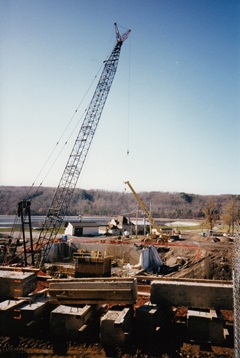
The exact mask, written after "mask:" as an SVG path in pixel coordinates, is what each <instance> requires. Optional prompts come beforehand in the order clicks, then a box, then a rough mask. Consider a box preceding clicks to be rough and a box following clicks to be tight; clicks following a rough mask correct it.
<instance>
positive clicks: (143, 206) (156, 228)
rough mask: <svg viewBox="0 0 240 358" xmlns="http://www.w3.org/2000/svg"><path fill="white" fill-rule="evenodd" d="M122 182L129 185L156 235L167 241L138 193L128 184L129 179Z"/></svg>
mask: <svg viewBox="0 0 240 358" xmlns="http://www.w3.org/2000/svg"><path fill="white" fill-rule="evenodd" d="M124 184H127V185H128V186H129V188H130V189H131V191H132V193H133V195H134V196H135V198H136V199H137V201H138V203H139V205H140V207H141V208H142V210H143V211H144V212H145V213H146V215H147V217H148V220H149V221H150V222H151V224H152V226H153V227H154V229H155V230H156V235H157V236H159V237H160V238H161V239H162V241H164V242H167V241H168V239H167V236H166V234H164V233H163V232H162V229H161V228H160V227H159V226H158V224H157V223H156V221H155V220H154V219H153V217H152V215H151V214H150V212H149V211H148V209H147V208H146V206H145V204H144V203H143V201H142V200H141V199H140V197H139V195H138V194H137V193H136V191H135V190H134V189H133V187H132V185H131V184H130V182H129V181H125V182H124Z"/></svg>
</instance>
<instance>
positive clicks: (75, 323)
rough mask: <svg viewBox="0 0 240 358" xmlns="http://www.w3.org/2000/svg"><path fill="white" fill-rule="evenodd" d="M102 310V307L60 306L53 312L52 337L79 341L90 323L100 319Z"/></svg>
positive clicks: (51, 319) (51, 316) (51, 318)
mask: <svg viewBox="0 0 240 358" xmlns="http://www.w3.org/2000/svg"><path fill="white" fill-rule="evenodd" d="M102 309H103V307H102V306H101V305H92V306H90V305H82V306H78V307H73V306H66V305H60V306H58V307H57V308H56V309H54V310H53V311H52V312H51V315H50V334H51V335H52V337H60V338H61V337H62V338H64V339H75V340H78V339H80V338H81V335H82V333H84V331H85V330H87V329H88V325H89V323H90V322H91V321H93V320H94V319H97V318H99V315H100V313H101V312H102Z"/></svg>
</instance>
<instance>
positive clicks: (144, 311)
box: [135, 302, 164, 336]
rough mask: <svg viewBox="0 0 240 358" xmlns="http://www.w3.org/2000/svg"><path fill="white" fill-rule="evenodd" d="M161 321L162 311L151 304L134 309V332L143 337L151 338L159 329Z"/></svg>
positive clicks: (162, 317)
mask: <svg viewBox="0 0 240 358" xmlns="http://www.w3.org/2000/svg"><path fill="white" fill-rule="evenodd" d="M163 319H164V309H163V308H162V307H160V306H157V305H155V304H152V303H151V302H146V303H144V304H143V305H142V306H140V307H138V308H137V309H136V317H135V327H136V330H137V331H139V333H140V334H141V335H143V336H145V335H150V336H152V334H154V333H156V332H158V331H159V330H160V329H161V326H162V324H163Z"/></svg>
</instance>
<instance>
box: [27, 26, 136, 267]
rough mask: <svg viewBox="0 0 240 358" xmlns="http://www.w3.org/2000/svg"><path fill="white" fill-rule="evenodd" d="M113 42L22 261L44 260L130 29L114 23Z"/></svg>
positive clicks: (37, 264) (60, 222)
mask: <svg viewBox="0 0 240 358" xmlns="http://www.w3.org/2000/svg"><path fill="white" fill-rule="evenodd" d="M114 25H115V32H116V45H115V47H114V49H113V51H112V53H111V54H110V56H109V57H108V59H107V60H106V61H104V68H103V71H102V74H101V76H100V79H99V81H98V84H97V87H96V89H95V92H94V94H93V97H92V100H91V102H90V105H89V107H88V109H87V112H86V115H85V118H84V120H83V123H82V126H81V128H80V131H79V133H78V136H77V138H76V140H75V144H74V146H73V149H72V152H71V154H70V156H69V159H68V162H67V164H66V166H65V169H64V171H63V174H62V177H61V179H60V182H59V185H58V187H57V190H56V192H55V195H54V197H53V200H52V203H51V205H50V208H49V209H48V212H47V215H46V217H45V221H44V223H43V226H42V228H41V231H40V234H39V237H38V240H37V242H36V243H35V244H34V246H33V248H31V247H29V248H26V250H24V251H25V265H26V264H27V262H28V259H29V260H30V259H31V264H32V265H35V266H37V267H41V266H42V265H43V264H44V262H46V259H47V256H48V254H49V251H50V249H51V247H52V245H53V243H54V242H55V240H56V237H57V234H58V232H59V229H60V227H61V225H62V223H63V219H64V216H65V215H66V212H67V209H68V207H69V204H70V201H71V198H72V195H73V192H74V189H75V187H76V184H77V181H78V179H79V176H80V173H81V170H82V167H83V164H84V162H85V160H86V157H87V154H88V151H89V148H90V145H91V142H92V139H93V136H94V134H95V131H96V128H97V125H98V123H99V120H100V117H101V114H102V111H103V108H104V105H105V102H106V100H107V97H108V93H109V91H110V88H111V85H112V82H113V79H114V76H115V73H116V71H117V66H118V60H119V56H120V51H121V47H122V44H123V42H124V41H125V40H126V39H127V38H128V35H129V33H130V31H131V30H128V31H126V32H125V33H124V34H123V35H120V32H119V30H118V26H117V24H116V23H115V24H114Z"/></svg>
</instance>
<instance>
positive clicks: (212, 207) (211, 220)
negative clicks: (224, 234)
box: [202, 201, 218, 230]
mask: <svg viewBox="0 0 240 358" xmlns="http://www.w3.org/2000/svg"><path fill="white" fill-rule="evenodd" d="M202 210H203V213H204V216H205V220H206V223H207V224H208V225H209V228H210V230H212V229H213V227H214V225H215V223H216V221H217V219H218V210H217V206H216V204H215V203H214V202H213V201H209V202H208V203H207V206H206V207H205V208H203V209H202Z"/></svg>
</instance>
